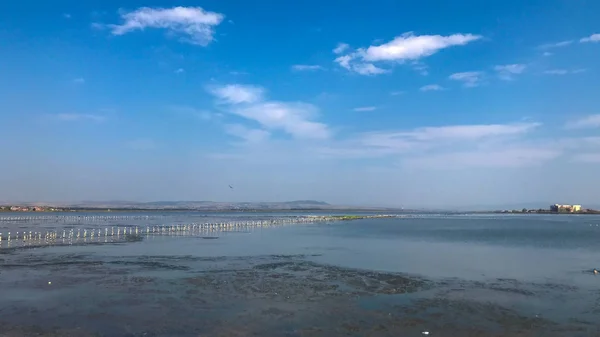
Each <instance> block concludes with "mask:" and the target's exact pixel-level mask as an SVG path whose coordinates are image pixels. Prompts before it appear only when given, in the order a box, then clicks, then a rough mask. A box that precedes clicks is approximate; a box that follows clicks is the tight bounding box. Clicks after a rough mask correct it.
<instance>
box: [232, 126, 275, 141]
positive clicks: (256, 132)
mask: <svg viewBox="0 0 600 337" xmlns="http://www.w3.org/2000/svg"><path fill="white" fill-rule="evenodd" d="M225 132H227V133H228V134H230V135H232V136H235V137H238V138H242V139H243V140H245V141H246V142H248V143H260V142H262V141H264V140H266V139H268V138H269V136H270V135H271V133H270V132H268V131H265V130H261V129H250V128H247V127H245V126H243V125H241V124H228V125H225Z"/></svg>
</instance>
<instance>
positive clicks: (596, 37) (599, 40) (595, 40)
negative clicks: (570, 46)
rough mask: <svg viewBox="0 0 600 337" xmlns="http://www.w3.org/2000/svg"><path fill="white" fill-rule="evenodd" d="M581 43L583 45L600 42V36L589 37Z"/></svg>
mask: <svg viewBox="0 0 600 337" xmlns="http://www.w3.org/2000/svg"><path fill="white" fill-rule="evenodd" d="M579 42H581V43H587V42H600V34H592V35H590V36H588V37H584V38H582V39H581V40H579Z"/></svg>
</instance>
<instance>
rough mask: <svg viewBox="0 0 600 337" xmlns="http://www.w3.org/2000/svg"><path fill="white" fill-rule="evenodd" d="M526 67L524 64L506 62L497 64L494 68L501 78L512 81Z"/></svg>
mask: <svg viewBox="0 0 600 337" xmlns="http://www.w3.org/2000/svg"><path fill="white" fill-rule="evenodd" d="M526 68H527V66H526V65H524V64H505V65H498V66H495V67H494V70H495V71H496V73H497V74H498V77H499V78H500V79H501V80H505V81H511V80H513V79H514V77H515V75H519V74H521V73H523V72H524V71H525V69H526Z"/></svg>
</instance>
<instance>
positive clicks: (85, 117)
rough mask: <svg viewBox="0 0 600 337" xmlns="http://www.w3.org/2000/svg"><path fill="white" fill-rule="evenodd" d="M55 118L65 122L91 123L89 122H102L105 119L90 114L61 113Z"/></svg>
mask: <svg viewBox="0 0 600 337" xmlns="http://www.w3.org/2000/svg"><path fill="white" fill-rule="evenodd" d="M56 118H57V119H59V120H61V121H65V122H74V121H91V122H97V123H99V122H104V121H105V120H106V117H104V116H100V115H92V114H73V113H61V114H58V115H56Z"/></svg>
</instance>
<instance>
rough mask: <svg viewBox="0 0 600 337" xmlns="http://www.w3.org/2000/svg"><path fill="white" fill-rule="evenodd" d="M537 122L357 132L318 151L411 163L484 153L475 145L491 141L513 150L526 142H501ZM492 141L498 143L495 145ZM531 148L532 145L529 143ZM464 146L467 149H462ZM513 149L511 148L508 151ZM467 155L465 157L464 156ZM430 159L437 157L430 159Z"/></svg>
mask: <svg viewBox="0 0 600 337" xmlns="http://www.w3.org/2000/svg"><path fill="white" fill-rule="evenodd" d="M539 126H540V124H539V123H533V122H532V123H513V124H480V125H477V124H476V125H448V126H437V127H423V128H416V129H412V130H405V131H376V132H367V133H362V134H358V135H357V136H355V137H354V138H353V139H352V140H350V141H346V142H342V143H340V144H333V145H331V146H328V147H325V148H322V149H320V150H319V152H320V153H322V154H324V155H327V156H334V157H335V156H339V157H341V158H359V157H378V156H390V155H398V154H402V155H403V156H408V157H407V158H414V159H415V163H417V162H421V163H425V162H423V161H424V160H425V159H423V158H426V157H436V156H438V157H439V158H444V156H450V157H453V158H455V157H457V158H458V159H456V161H460V158H461V156H463V157H462V158H465V157H464V156H467V155H465V154H464V153H475V152H477V151H481V152H483V153H485V151H488V150H489V149H486V150H482V149H481V148H478V146H479V145H481V144H492V145H493V147H492V149H493V150H494V151H506V150H508V149H509V147H510V148H512V149H513V150H514V151H516V149H519V148H524V147H526V146H524V145H521V144H510V146H509V145H505V143H504V142H507V141H511V140H513V139H519V138H520V137H523V136H524V135H526V134H528V133H530V132H531V131H533V130H535V129H536V128H537V127H539ZM496 144H500V145H501V146H498V145H496ZM530 147H531V148H532V146H530ZM465 148H468V150H462V151H460V149H465ZM512 153H514V152H512ZM436 158H437V157H436ZM467 159H468V158H467ZM431 160H432V161H431V162H427V163H430V164H431V163H432V162H437V161H438V160H437V159H436V160H434V159H431Z"/></svg>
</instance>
